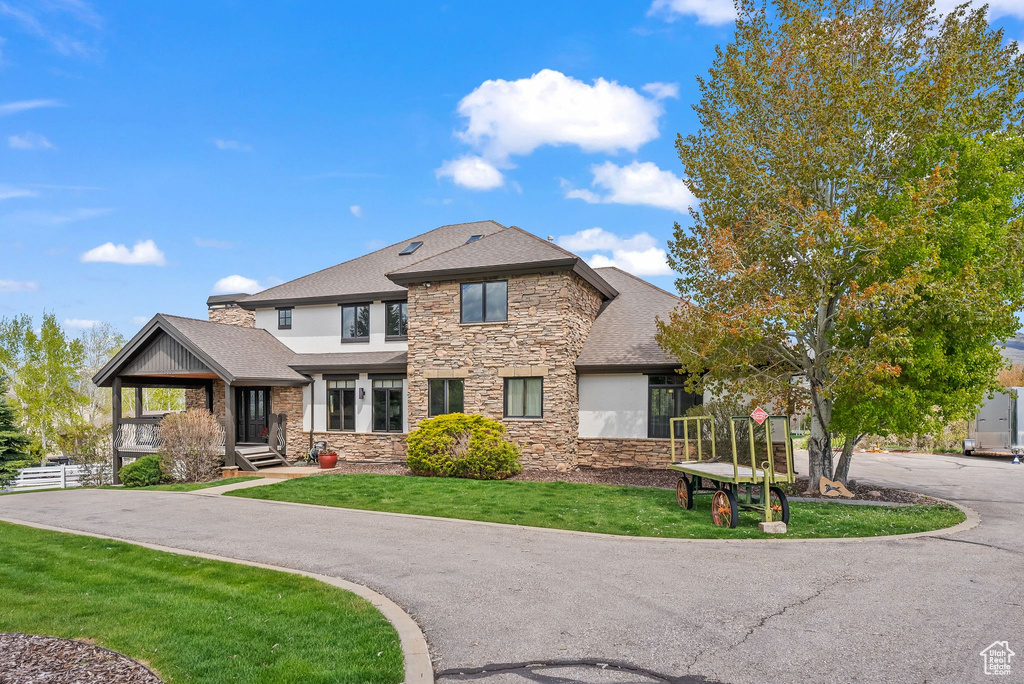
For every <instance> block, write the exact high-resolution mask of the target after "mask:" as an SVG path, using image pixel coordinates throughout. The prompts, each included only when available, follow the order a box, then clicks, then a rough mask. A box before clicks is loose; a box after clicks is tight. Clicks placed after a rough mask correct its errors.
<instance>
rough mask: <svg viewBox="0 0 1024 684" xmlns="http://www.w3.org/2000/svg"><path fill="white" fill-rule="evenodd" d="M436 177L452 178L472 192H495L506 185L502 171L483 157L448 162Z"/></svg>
mask: <svg viewBox="0 0 1024 684" xmlns="http://www.w3.org/2000/svg"><path fill="white" fill-rule="evenodd" d="M434 175H435V176H437V177H438V178H451V179H452V181H453V182H454V183H455V184H456V185H461V186H462V187H464V188H469V189H470V190H494V189H495V188H500V187H501V186H502V185H504V184H505V177H504V176H503V175H502V173H501V171H499V170H498V169H497V168H496V167H495V166H494V165H493V164H491V163H490V162H488V161H486V160H485V159H483V158H482V157H474V156H472V155H467V156H464V157H459V158H458V159H450V160H448V161H446V162H445V163H444V164H441V167H440V168H439V169H437V170H436V171H434Z"/></svg>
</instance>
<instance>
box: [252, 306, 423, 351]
mask: <svg viewBox="0 0 1024 684" xmlns="http://www.w3.org/2000/svg"><path fill="white" fill-rule="evenodd" d="M384 316H385V308H384V302H373V303H371V304H370V340H369V342H352V343H348V342H342V341H341V307H340V306H338V305H337V304H323V305H317V306H296V307H294V308H293V309H292V327H291V328H287V329H284V330H278V328H277V309H257V310H256V327H257V328H262V329H264V330H267V331H268V332H270V334H271V335H273V336H274V337H276V338H278V339H279V340H281V341H282V342H283V343H284V344H285V345H287V346H288V348H289V349H291V350H292V351H294V352H296V353H299V354H333V353H347V352H378V351H395V352H400V351H405V350H406V349H408V346H409V345H408V344H407V343H406V342H405V341H390V342H389V341H386V340H385V339H384Z"/></svg>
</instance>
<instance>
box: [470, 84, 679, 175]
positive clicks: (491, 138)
mask: <svg viewBox="0 0 1024 684" xmlns="http://www.w3.org/2000/svg"><path fill="white" fill-rule="evenodd" d="M458 112H459V114H460V115H462V116H464V117H466V119H468V121H467V123H466V129H465V130H464V131H461V132H459V133H458V134H457V135H458V137H459V138H460V139H461V140H463V141H464V142H466V143H468V144H470V145H473V146H474V147H476V148H477V149H479V150H481V151H482V152H483V155H484V156H485V157H486V158H488V159H491V160H494V161H496V162H497V161H501V160H504V159H507V158H508V157H509V156H510V155H525V154H529V153H531V152H533V151H534V150H535V149H537V148H538V147H541V146H543V145H577V146H578V147H579V148H580V149H582V150H584V151H585V152H618V151H620V150H630V151H635V150H636V149H637V148H639V147H640V146H641V145H643V144H644V143H646V142H649V141H651V140H654V139H655V138H657V137H658V119H659V117H661V115H662V114H663V113H664V110H663V108H662V106H661V104H660V103H659V102H657V101H655V100H651V99H648V98H646V97H644V96H643V95H641V94H640V93H638V92H636V91H635V90H633V89H632V88H630V87H628V86H623V85H619V84H618V83H617V82H615V81H606V80H605V79H603V78H599V79H597V80H595V81H594V83H593V85H591V84H588V83H585V82H583V81H579V80H577V79H574V78H571V77H569V76H566V75H565V74H563V73H561V72H558V71H554V70H552V69H544V70H543V71H539V72H538V73H536V74H534V75H533V76H531V77H529V78H521V79H519V80H517V81H506V80H503V79H496V80H489V81H484V82H483V83H482V84H481V85H480V86H479V87H478V88H477V89H476V90H474V91H473V92H471V93H470V94H469V95H466V96H465V97H464V98H462V100H461V101H460V102H459V106H458Z"/></svg>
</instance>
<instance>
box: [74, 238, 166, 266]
mask: <svg viewBox="0 0 1024 684" xmlns="http://www.w3.org/2000/svg"><path fill="white" fill-rule="evenodd" d="M81 260H82V261H83V262H86V263H88V262H104V263H111V264H124V265H127V266H163V265H164V264H165V263H167V262H166V260H165V259H164V253H163V252H161V251H160V250H159V249H158V248H157V246H156V243H155V242H153V241H152V240H140V241H139V242H136V243H135V246H134V247H132V248H131V249H128V248H127V247H126V246H124V245H115V244H114V243H113V242H106V243H104V244H102V245H100V246H99V247H93V248H92V249H90V250H89V251H88V252H84V253H83V254H82V256H81Z"/></svg>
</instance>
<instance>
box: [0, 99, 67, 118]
mask: <svg viewBox="0 0 1024 684" xmlns="http://www.w3.org/2000/svg"><path fill="white" fill-rule="evenodd" d="M62 106H63V105H62V104H61V103H60V102H59V101H57V100H19V101H17V102H7V103H5V104H2V105H0V116H7V115H9V114H17V113H18V112H27V111H28V110H30V109H39V108H41V107H62Z"/></svg>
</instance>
